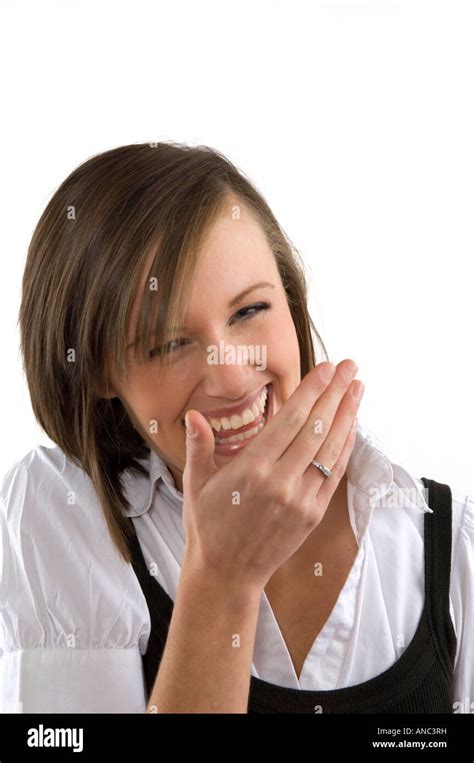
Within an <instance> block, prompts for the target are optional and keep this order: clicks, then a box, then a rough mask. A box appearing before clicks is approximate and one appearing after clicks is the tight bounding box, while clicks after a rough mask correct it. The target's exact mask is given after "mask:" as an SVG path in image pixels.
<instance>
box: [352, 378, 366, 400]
mask: <svg viewBox="0 0 474 763" xmlns="http://www.w3.org/2000/svg"><path fill="white" fill-rule="evenodd" d="M351 391H352V397H353V398H354V400H360V399H361V397H362V393H363V391H364V385H363V384H362V382H361V381H355V382H354V385H353V387H352V390H351Z"/></svg>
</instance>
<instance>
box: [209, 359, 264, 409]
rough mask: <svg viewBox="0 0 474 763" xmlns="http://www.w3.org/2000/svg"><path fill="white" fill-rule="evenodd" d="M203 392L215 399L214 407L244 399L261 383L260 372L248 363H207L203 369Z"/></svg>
mask: <svg viewBox="0 0 474 763" xmlns="http://www.w3.org/2000/svg"><path fill="white" fill-rule="evenodd" d="M204 374H205V379H204V384H203V390H204V393H205V394H206V395H207V396H208V397H209V398H213V399H214V400H215V405H214V407H215V408H219V406H220V405H221V404H222V407H225V406H226V405H229V404H232V403H238V402H239V401H240V400H244V399H245V398H246V397H247V396H248V395H250V394H251V393H252V392H254V391H255V390H256V389H257V387H258V386H259V385H261V384H262V381H261V378H260V376H261V375H260V374H259V373H258V372H257V370H256V368H255V367H254V366H253V365H250V364H242V363H240V364H238V363H236V362H233V363H216V364H208V363H207V362H206V369H205V370H204Z"/></svg>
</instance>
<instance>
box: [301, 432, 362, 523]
mask: <svg viewBox="0 0 474 763" xmlns="http://www.w3.org/2000/svg"><path fill="white" fill-rule="evenodd" d="M357 424H358V420H357V417H356V418H355V419H354V421H353V424H352V426H351V427H350V428H349V431H348V432H347V433H346V438H345V440H344V443H343V445H342V448H341V451H340V454H339V457H338V459H337V461H336V462H335V463H333V464H332V465H331V466H329V464H327V463H326V460H325V456H320V454H319V453H318V455H317V456H316V458H315V461H318V463H320V464H324V466H328V467H329V468H330V469H331V471H332V475H331V476H330V477H325V476H324V474H323V473H322V472H321V471H320V470H319V469H316V468H315V467H314V466H313V465H312V464H310V466H309V467H308V469H307V470H306V473H305V475H304V477H303V491H304V495H307V494H310V495H314V496H315V497H317V501H316V500H315V501H314V507H315V510H318V508H319V507H320V506H323V507H326V506H327V505H328V504H329V502H330V500H331V498H332V496H333V494H334V493H335V492H336V489H337V486H338V485H339V482H340V481H341V479H342V477H343V476H344V474H345V472H346V469H347V464H348V463H349V459H350V457H351V455H352V451H353V450H354V445H355V442H356V439H357Z"/></svg>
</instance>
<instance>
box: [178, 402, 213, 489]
mask: <svg viewBox="0 0 474 763" xmlns="http://www.w3.org/2000/svg"><path fill="white" fill-rule="evenodd" d="M185 424H186V465H185V467H184V472H183V488H184V490H185V491H186V493H187V494H188V495H189V496H190V497H191V498H194V497H195V496H198V495H199V494H200V492H201V490H202V488H203V487H204V485H205V484H206V482H207V480H208V479H209V478H210V477H211V476H212V475H213V474H214V472H216V471H217V466H216V464H215V461H214V448H215V439H214V433H213V431H212V429H211V427H210V426H209V424H208V422H207V421H206V419H205V417H204V416H203V415H202V414H201V413H199V411H193V410H192V411H187V412H186V416H185Z"/></svg>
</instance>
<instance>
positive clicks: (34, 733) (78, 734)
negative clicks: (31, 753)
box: [27, 723, 84, 752]
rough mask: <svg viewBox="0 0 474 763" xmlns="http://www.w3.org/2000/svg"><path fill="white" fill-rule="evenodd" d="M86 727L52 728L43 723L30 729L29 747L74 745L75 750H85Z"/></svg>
mask: <svg viewBox="0 0 474 763" xmlns="http://www.w3.org/2000/svg"><path fill="white" fill-rule="evenodd" d="M83 736H84V729H50V728H44V726H43V724H42V723H41V724H40V725H39V726H38V728H32V729H28V740H27V744H28V747H72V748H73V752H82V750H83Z"/></svg>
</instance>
